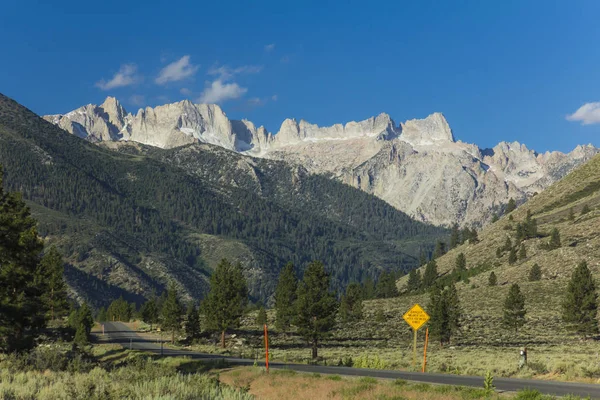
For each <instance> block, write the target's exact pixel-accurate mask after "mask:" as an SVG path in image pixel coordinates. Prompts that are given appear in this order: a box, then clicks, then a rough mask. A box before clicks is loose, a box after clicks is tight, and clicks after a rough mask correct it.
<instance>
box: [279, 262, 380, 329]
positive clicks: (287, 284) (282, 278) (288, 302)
mask: <svg viewBox="0 0 600 400" xmlns="http://www.w3.org/2000/svg"><path fill="white" fill-rule="evenodd" d="M371 282H373V281H372V280H371ZM297 289H298V278H296V273H295V272H294V264H292V263H287V265H286V266H285V267H283V270H282V271H281V273H280V274H279V281H278V282H277V288H276V289H275V326H276V328H277V329H278V330H280V331H286V330H288V329H289V327H290V324H291V323H292V321H293V319H294V315H295V313H296V308H295V304H294V303H295V302H296V290H297ZM373 292H374V289H373Z"/></svg>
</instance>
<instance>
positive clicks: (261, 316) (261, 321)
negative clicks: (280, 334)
mask: <svg viewBox="0 0 600 400" xmlns="http://www.w3.org/2000/svg"><path fill="white" fill-rule="evenodd" d="M266 323H267V311H266V310H265V308H264V307H261V308H260V309H259V310H258V315H257V316H256V325H258V327H259V328H262V327H263V326H264V325H265V324H266Z"/></svg>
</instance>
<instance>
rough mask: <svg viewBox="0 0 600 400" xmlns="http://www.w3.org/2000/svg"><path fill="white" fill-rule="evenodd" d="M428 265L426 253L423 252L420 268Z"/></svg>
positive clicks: (420, 258) (420, 257)
mask: <svg viewBox="0 0 600 400" xmlns="http://www.w3.org/2000/svg"><path fill="white" fill-rule="evenodd" d="M425 264H427V257H426V256H425V252H424V251H423V250H421V254H419V267H422V266H423V265H425Z"/></svg>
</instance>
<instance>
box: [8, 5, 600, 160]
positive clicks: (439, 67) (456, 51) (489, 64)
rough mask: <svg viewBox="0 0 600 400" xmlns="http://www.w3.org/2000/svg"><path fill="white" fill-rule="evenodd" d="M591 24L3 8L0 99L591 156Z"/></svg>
mask: <svg viewBox="0 0 600 400" xmlns="http://www.w3.org/2000/svg"><path fill="white" fill-rule="evenodd" d="M53 3H56V4H53ZM599 15H600V2H598V1H595V0H589V1H586V0H576V1H566V0H565V1H550V0H543V1H533V0H532V1H528V0H519V1H507V0H503V1H491V0H490V1H481V0H477V1H452V2H442V1H425V0H423V1H414V2H408V1H386V2H377V1H369V2H364V1H361V2H355V1H343V2H342V1H339V2H331V1H326V0H320V1H297V2H293V1H240V2H234V1H227V2H225V1H221V2H210V3H209V2H202V1H193V2H187V3H184V2H177V1H171V2H160V3H159V2H151V1H144V2H138V1H127V2H116V1H102V2H86V1H77V2H75V1H73V2H71V1H57V2H50V1H43V2H42V1H39V2H36V1H27V0H18V1H17V0H4V1H3V4H2V12H1V13H0V37H1V38H2V45H1V46H0V50H1V53H0V54H2V58H1V61H0V92H2V93H4V94H6V95H8V96H10V97H13V98H15V99H16V100H18V101H19V102H21V103H22V104H24V105H26V106H27V107H29V108H30V109H32V110H33V111H35V112H37V113H38V114H50V113H60V112H66V111H70V110H72V109H74V108H76V107H79V106H81V105H83V104H88V103H96V104H99V103H101V102H102V101H103V100H104V98H105V97H106V96H107V95H112V96H115V97H117V98H118V99H119V100H121V102H122V103H123V104H124V106H125V107H126V108H127V109H128V110H129V111H133V112H135V111H136V110H137V108H139V107H140V106H147V105H149V106H154V105H159V104H163V103H165V102H174V101H179V100H182V99H184V98H189V99H191V100H193V101H196V102H197V101H202V100H204V101H215V102H218V103H220V104H221V105H222V107H223V108H224V110H225V112H226V113H227V114H228V116H229V117H231V118H248V119H250V120H252V121H253V122H255V123H257V124H258V125H265V126H266V127H267V129H269V130H270V131H273V132H276V131H277V130H278V128H279V126H280V124H281V122H282V121H283V120H284V119H285V118H288V117H295V118H297V119H300V118H304V119H306V120H308V121H310V122H313V123H317V124H319V125H329V124H333V123H336V122H347V121H349V120H359V119H364V118H368V117H369V116H372V115H376V114H378V113H380V112H387V113H389V114H390V115H391V116H392V118H393V119H394V120H395V121H396V122H401V121H404V120H407V119H411V118H423V117H425V116H427V115H428V114H430V113H432V112H435V111H441V112H443V113H444V114H445V115H446V117H447V119H448V121H449V122H450V126H451V127H452V129H453V131H454V134H455V136H456V137H457V138H459V139H461V140H463V141H466V142H472V143H477V144H478V145H480V146H482V147H490V146H493V145H495V144H496V143H497V142H499V141H501V140H506V141H513V140H518V141H520V142H523V143H526V144H527V145H528V147H530V148H534V149H536V150H538V151H546V150H561V151H568V150H571V149H572V148H573V147H575V146H576V145H577V144H580V143H592V144H594V145H596V146H600V103H598V102H600V23H598V16H599ZM596 103H598V104H596ZM581 107H583V108H581ZM580 108H581V109H580ZM568 115H571V118H570V119H571V120H567V116H568Z"/></svg>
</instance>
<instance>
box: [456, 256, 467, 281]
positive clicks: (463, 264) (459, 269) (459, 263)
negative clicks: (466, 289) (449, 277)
mask: <svg viewBox="0 0 600 400" xmlns="http://www.w3.org/2000/svg"><path fill="white" fill-rule="evenodd" d="M466 270H467V258H466V257H465V254H464V253H460V254H459V255H457V256H456V260H455V261H454V271H455V273H456V274H457V275H458V276H459V277H460V276H461V274H462V273H463V272H465V271H466Z"/></svg>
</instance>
